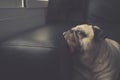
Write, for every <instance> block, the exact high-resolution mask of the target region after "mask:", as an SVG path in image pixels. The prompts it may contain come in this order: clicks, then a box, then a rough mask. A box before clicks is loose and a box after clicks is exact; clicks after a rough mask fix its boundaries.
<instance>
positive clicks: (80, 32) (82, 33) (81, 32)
mask: <svg viewBox="0 0 120 80" xmlns="http://www.w3.org/2000/svg"><path fill="white" fill-rule="evenodd" d="M77 33H78V34H80V35H82V36H83V37H86V36H87V35H86V34H85V32H83V31H77Z"/></svg>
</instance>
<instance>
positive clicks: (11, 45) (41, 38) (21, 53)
mask: <svg viewBox="0 0 120 80" xmlns="http://www.w3.org/2000/svg"><path fill="white" fill-rule="evenodd" d="M69 27H71V26H70V25H58V24H56V25H43V26H40V27H36V28H34V29H31V30H29V31H26V32H24V33H22V34H19V35H17V36H15V37H12V38H11V39H8V40H6V41H4V42H2V43H1V44H0V63H1V66H0V73H2V75H3V77H4V80H9V79H10V80H38V79H39V80H49V79H50V80H66V79H67V76H66V75H68V74H67V73H68V70H67V69H64V66H66V65H67V64H68V62H67V61H68V59H67V57H68V56H67V55H68V54H67V53H66V51H67V46H66V43H65V41H64V39H63V36H62V33H63V32H64V31H65V30H67V29H68V28H69ZM65 48H66V49H65ZM65 50H66V51H65ZM61 57H62V58H61ZM66 63H67V64H66ZM61 76H62V77H61Z"/></svg>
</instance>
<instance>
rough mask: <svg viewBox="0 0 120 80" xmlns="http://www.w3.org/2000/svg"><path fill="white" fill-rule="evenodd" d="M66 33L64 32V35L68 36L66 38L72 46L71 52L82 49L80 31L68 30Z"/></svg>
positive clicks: (70, 46)
mask: <svg viewBox="0 0 120 80" xmlns="http://www.w3.org/2000/svg"><path fill="white" fill-rule="evenodd" d="M65 33H66V34H64V36H66V37H65V39H66V41H67V43H68V46H69V48H70V52H71V53H75V52H78V50H80V43H79V38H78V31H74V30H68V31H67V32H65Z"/></svg>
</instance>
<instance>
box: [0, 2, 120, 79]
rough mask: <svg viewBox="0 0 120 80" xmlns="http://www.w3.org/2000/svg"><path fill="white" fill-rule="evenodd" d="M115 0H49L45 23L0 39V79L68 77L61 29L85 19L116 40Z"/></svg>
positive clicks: (117, 17) (118, 18) (118, 12)
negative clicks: (0, 40) (2, 39)
mask: <svg viewBox="0 0 120 80" xmlns="http://www.w3.org/2000/svg"><path fill="white" fill-rule="evenodd" d="M119 3H120V1H119V0H89V1H88V0H74V1H73V0H50V1H49V7H48V13H47V21H46V24H45V25H42V26H39V27H36V28H34V29H30V30H27V31H25V32H23V33H20V34H18V35H16V36H13V37H11V38H8V39H6V40H4V41H2V42H1V43H0V73H1V77H0V79H1V80H71V77H72V76H71V69H72V68H71V55H70V54H69V50H68V47H67V44H66V42H65V40H64V38H63V36H62V33H63V32H64V31H65V30H67V29H69V28H71V27H73V26H75V25H77V24H83V23H88V24H92V25H98V26H100V27H102V28H103V29H104V30H105V31H106V32H107V33H108V37H110V38H112V39H114V40H116V41H118V42H120V38H119V33H120V31H119V26H120V24H119V23H120V10H119V7H120V5H119Z"/></svg>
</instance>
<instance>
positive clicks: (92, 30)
mask: <svg viewBox="0 0 120 80" xmlns="http://www.w3.org/2000/svg"><path fill="white" fill-rule="evenodd" d="M63 35H64V38H65V40H66V41H67V43H68V45H69V47H70V49H71V51H72V52H74V50H75V49H76V48H78V47H79V48H81V49H83V50H87V49H89V48H90V47H91V45H92V44H94V43H95V42H99V41H101V40H104V39H105V38H106V35H105V34H104V31H103V30H102V29H100V28H99V27H97V26H92V25H87V24H83V25H77V26H76V27H73V28H72V29H71V30H68V31H66V32H64V33H63Z"/></svg>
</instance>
